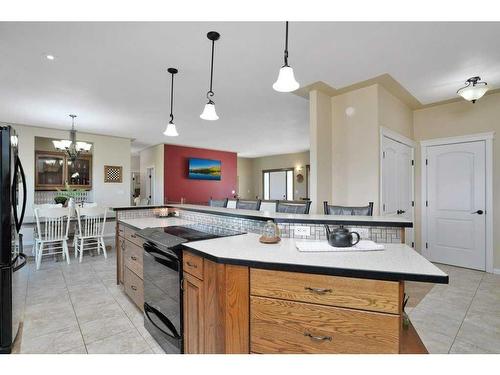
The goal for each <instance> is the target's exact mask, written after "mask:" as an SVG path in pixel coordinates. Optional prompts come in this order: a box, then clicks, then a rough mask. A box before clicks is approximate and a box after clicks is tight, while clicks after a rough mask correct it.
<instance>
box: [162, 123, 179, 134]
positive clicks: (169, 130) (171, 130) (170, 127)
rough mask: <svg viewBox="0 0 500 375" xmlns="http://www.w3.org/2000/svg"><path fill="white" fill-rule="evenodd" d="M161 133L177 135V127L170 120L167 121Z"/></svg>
mask: <svg viewBox="0 0 500 375" xmlns="http://www.w3.org/2000/svg"><path fill="white" fill-rule="evenodd" d="M163 134H164V135H166V136H167V137H177V136H178V135H179V133H178V132H177V128H176V127H175V124H174V123H173V122H172V121H169V123H168V124H167V128H166V129H165V131H164V132H163Z"/></svg>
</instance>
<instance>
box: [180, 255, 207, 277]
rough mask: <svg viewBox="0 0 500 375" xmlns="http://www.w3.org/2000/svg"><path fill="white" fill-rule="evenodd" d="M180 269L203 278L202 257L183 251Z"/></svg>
mask: <svg viewBox="0 0 500 375" xmlns="http://www.w3.org/2000/svg"><path fill="white" fill-rule="evenodd" d="M182 270H183V271H184V272H187V273H189V274H190V275H193V276H195V277H197V278H198V279H200V280H203V258H202V257H199V256H197V255H194V254H192V253H190V252H188V251H184V254H183V257H182Z"/></svg>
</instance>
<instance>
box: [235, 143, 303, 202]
mask: <svg viewBox="0 0 500 375" xmlns="http://www.w3.org/2000/svg"><path fill="white" fill-rule="evenodd" d="M251 160H252V178H251V185H252V188H251V191H252V192H253V195H252V196H250V197H251V198H255V196H258V197H259V198H261V199H263V197H264V192H263V191H262V171H263V170H266V169H281V168H294V179H293V199H294V200H299V199H301V198H305V197H306V186H307V184H306V178H305V177H306V165H307V164H309V151H305V152H299V153H293V154H281V155H271V156H264V157H261V158H253V159H251ZM298 167H301V168H302V170H301V171H299V170H298ZM299 173H301V174H302V175H303V176H304V181H302V182H301V183H299V182H297V174H299ZM242 197H244V196H243V195H242ZM244 198H246V197H244Z"/></svg>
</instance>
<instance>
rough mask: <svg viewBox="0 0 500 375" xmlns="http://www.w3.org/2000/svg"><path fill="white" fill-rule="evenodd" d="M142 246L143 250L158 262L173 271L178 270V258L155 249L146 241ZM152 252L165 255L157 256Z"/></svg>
mask: <svg viewBox="0 0 500 375" xmlns="http://www.w3.org/2000/svg"><path fill="white" fill-rule="evenodd" d="M143 248H144V251H145V252H147V253H148V254H150V255H151V256H152V257H153V258H154V259H155V261H157V262H158V263H160V264H163V265H164V266H165V267H168V268H170V269H173V270H174V271H179V259H177V258H174V257H173V256H171V255H168V254H165V253H163V252H161V251H159V250H156V249H155V248H154V247H153V246H151V245H149V244H148V243H144V245H143ZM154 254H159V255H161V256H162V257H165V258H166V259H164V258H160V257H157V256H155V255H154Z"/></svg>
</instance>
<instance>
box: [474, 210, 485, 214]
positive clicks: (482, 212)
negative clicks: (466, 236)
mask: <svg viewBox="0 0 500 375" xmlns="http://www.w3.org/2000/svg"><path fill="white" fill-rule="evenodd" d="M471 214H478V215H482V214H484V211H483V210H477V211H475V212H471Z"/></svg>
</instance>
